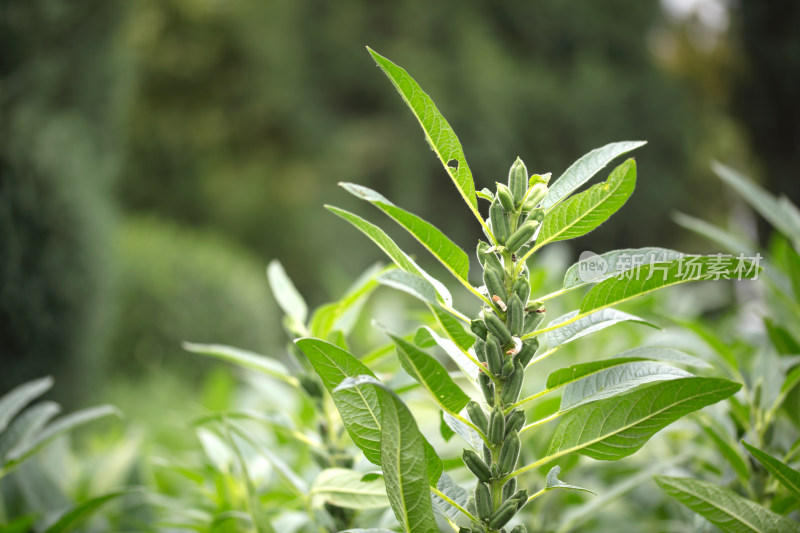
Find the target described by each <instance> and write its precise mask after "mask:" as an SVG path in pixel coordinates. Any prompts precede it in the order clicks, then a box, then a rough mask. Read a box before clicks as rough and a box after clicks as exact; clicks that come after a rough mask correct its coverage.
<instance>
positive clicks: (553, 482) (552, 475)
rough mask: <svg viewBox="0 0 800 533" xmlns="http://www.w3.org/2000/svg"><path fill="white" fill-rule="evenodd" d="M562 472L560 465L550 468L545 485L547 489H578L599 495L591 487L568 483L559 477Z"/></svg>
mask: <svg viewBox="0 0 800 533" xmlns="http://www.w3.org/2000/svg"><path fill="white" fill-rule="evenodd" d="M560 473H561V467H560V466H554V467H553V468H551V469H550V471H549V472H548V473H547V478H546V479H545V487H544V490H545V491H550V490H553V489H564V490H577V491H582V492H588V493H589V494H594V495H595V496H597V494H595V493H594V492H592V491H591V490H589V489H584V488H583V487H578V486H577V485H568V484H566V483H564V482H563V481H561V480H560V479H558V475H559V474H560Z"/></svg>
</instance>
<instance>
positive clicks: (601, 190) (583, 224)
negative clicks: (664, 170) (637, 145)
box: [536, 159, 636, 248]
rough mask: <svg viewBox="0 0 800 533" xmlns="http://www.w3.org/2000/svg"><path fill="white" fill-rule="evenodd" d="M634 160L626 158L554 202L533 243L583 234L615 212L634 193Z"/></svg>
mask: <svg viewBox="0 0 800 533" xmlns="http://www.w3.org/2000/svg"><path fill="white" fill-rule="evenodd" d="M635 185H636V162H635V161H634V160H633V159H628V160H627V161H625V162H624V163H623V164H621V165H620V166H618V167H617V168H615V169H614V170H613V171H612V172H611V175H610V176H609V177H608V180H606V181H604V182H603V183H598V184H597V185H594V186H592V187H591V188H589V189H588V190H586V191H584V192H582V193H579V194H576V195H575V196H573V197H572V198H570V199H568V200H566V201H565V202H563V203H561V204H559V205H557V206H556V207H554V208H553V210H552V211H550V212H549V213H548V214H547V215H546V216H545V218H544V220H543V221H542V228H541V229H540V230H539V236H538V237H537V238H536V247H537V248H540V247H541V246H543V245H545V244H547V243H549V242H556V241H563V240H566V239H574V238H576V237H580V236H582V235H585V234H587V233H589V232H590V231H592V230H593V229H595V228H596V227H597V226H599V225H600V224H602V223H603V222H605V221H606V220H608V218H609V217H610V216H611V215H613V214H614V213H616V212H617V211H618V210H619V208H620V207H622V206H623V205H624V204H625V201H626V200H627V199H628V197H630V195H631V193H633V189H634V187H635Z"/></svg>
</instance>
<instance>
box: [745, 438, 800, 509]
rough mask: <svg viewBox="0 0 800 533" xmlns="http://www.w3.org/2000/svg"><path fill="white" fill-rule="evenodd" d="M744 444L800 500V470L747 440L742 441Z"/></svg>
mask: <svg viewBox="0 0 800 533" xmlns="http://www.w3.org/2000/svg"><path fill="white" fill-rule="evenodd" d="M742 444H743V445H744V447H745V448H747V451H749V452H750V453H751V454H753V457H755V458H756V459H758V462H759V463H761V464H762V465H764V468H766V469H767V470H769V471H770V473H771V474H772V475H773V476H775V479H777V480H778V481H779V482H780V483H781V485H783V486H784V487H786V488H787V489H789V492H791V493H792V496H794V498H795V499H797V500H800V472H798V471H797V470H795V469H794V468H791V467H790V466H789V465H787V464H786V463H784V462H783V461H780V460H778V459H776V458H774V457H773V456H771V455H770V454H768V453H767V452H765V451H763V450H759V449H758V448H756V447H755V446H751V445H749V444H747V443H746V442H742Z"/></svg>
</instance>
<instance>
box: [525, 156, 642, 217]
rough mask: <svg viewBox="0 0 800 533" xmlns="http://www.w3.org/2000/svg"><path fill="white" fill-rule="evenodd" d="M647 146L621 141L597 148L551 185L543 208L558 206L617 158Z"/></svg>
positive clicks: (576, 162) (543, 201) (571, 166)
mask: <svg viewBox="0 0 800 533" xmlns="http://www.w3.org/2000/svg"><path fill="white" fill-rule="evenodd" d="M645 144H647V141H620V142H614V143H610V144H607V145H605V146H601V147H600V148H595V149H594V150H592V151H591V152H589V153H588V154H586V155H584V156H583V157H581V158H580V159H578V160H577V161H575V162H574V163H573V164H572V165H570V167H569V168H568V169H567V170H566V171H565V172H564V174H562V175H561V176H560V177H559V178H558V179H557V180H556V181H554V182H553V184H552V185H550V190H549V191H548V193H547V196H546V197H545V198H544V200H542V204H541V206H542V207H543V208H545V209H549V208H550V207H552V206H554V205H556V204H557V203H558V202H560V201H561V200H563V199H564V198H566V197H567V196H569V195H570V193H572V191H574V190H577V189H578V188H579V187H580V186H581V185H583V184H584V183H586V182H587V181H589V180H590V179H592V176H594V175H595V174H597V173H598V172H599V171H600V170H602V169H603V168H604V167H605V166H606V165H608V164H609V163H610V162H611V161H613V160H614V159H616V158H617V157H619V156H621V155H623V154H626V153H628V152H630V151H631V150H635V149H636V148H639V147H640V146H644V145H645Z"/></svg>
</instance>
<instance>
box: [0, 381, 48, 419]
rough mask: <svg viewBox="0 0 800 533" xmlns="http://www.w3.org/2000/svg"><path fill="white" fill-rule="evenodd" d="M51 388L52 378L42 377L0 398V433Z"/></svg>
mask: <svg viewBox="0 0 800 533" xmlns="http://www.w3.org/2000/svg"><path fill="white" fill-rule="evenodd" d="M52 386H53V378H51V377H49V376H48V377H44V378H39V379H36V380H33V381H29V382H27V383H23V384H22V385H20V386H19V387H17V388H15V389H13V390H11V391H10V392H8V393H6V394H4V395H3V397H2V398H0V433H1V432H3V431H4V430H5V429H6V427H8V423H9V422H11V419H12V418H14V417H15V416H16V414H17V413H19V412H20V411H22V410H23V409H24V408H25V406H26V405H28V404H29V403H31V402H32V401H33V400H35V399H36V398H38V397H39V396H41V395H42V394H44V393H45V392H47V391H48V390H50V388H51V387H52Z"/></svg>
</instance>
